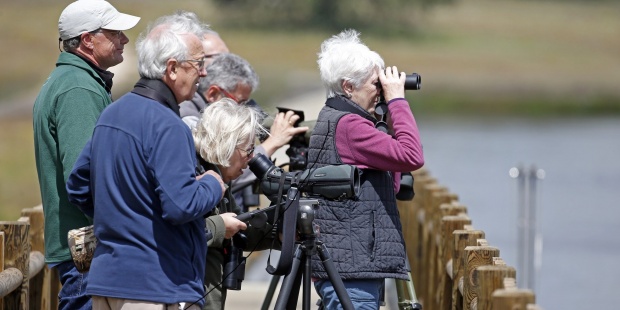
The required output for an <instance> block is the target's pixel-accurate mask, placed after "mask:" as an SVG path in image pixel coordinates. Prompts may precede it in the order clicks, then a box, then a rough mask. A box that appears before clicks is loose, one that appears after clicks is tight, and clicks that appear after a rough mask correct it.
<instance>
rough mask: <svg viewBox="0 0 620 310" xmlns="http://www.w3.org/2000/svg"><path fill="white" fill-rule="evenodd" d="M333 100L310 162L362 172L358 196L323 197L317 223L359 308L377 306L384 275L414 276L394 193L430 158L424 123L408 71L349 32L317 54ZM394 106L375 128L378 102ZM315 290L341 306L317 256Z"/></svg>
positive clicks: (328, 305)
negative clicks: (418, 118) (408, 90)
mask: <svg viewBox="0 0 620 310" xmlns="http://www.w3.org/2000/svg"><path fill="white" fill-rule="evenodd" d="M318 56H319V57H318V65H319V69H320V73H321V79H322V81H323V83H324V85H325V87H326V89H327V101H326V103H325V107H323V108H322V110H321V112H320V113H319V116H318V118H317V122H316V125H315V127H314V130H313V133H312V136H311V138H310V144H309V151H308V167H315V168H317V167H322V166H325V165H337V164H350V165H355V166H357V167H358V168H359V169H360V170H361V171H362V173H361V180H360V183H361V187H360V192H359V195H358V197H355V198H352V199H347V200H344V201H329V200H326V199H320V207H319V208H318V211H317V214H316V219H315V224H318V225H319V227H320V231H321V240H322V241H323V242H325V245H326V247H327V248H328V249H329V251H330V253H331V255H332V259H333V262H334V263H335V266H336V269H337V271H338V273H339V275H340V277H342V279H343V282H344V284H345V287H346V290H347V292H348V294H349V297H350V298H351V301H352V302H353V305H354V307H355V309H378V308H379V300H380V298H379V292H380V288H381V287H382V285H383V283H384V279H385V278H397V279H406V278H407V271H408V270H407V267H406V264H405V259H406V252H405V243H404V239H403V235H402V226H401V223H400V219H399V214H398V209H397V208H396V198H395V194H396V192H397V191H398V189H399V185H400V173H401V172H409V171H413V170H416V169H419V168H420V167H422V165H423V164H424V156H423V153H422V145H421V143H420V137H419V133H418V128H417V125H416V122H415V119H414V117H413V114H412V112H411V108H410V107H409V103H408V102H407V101H406V100H405V98H404V96H405V93H404V92H405V88H404V83H405V77H406V75H405V73H404V72H400V73H399V72H398V70H397V68H396V67H395V66H393V67H387V68H386V67H384V62H383V59H382V58H381V56H379V54H378V53H376V52H374V51H372V50H370V49H369V48H368V47H367V46H366V45H365V44H363V43H362V42H361V41H360V39H359V33H358V32H357V31H355V30H345V31H343V32H341V33H339V34H338V35H335V36H332V37H331V38H329V39H327V40H325V41H324V42H323V43H322V45H321V51H320V53H319V55H318ZM381 95H383V96H384V98H385V101H386V102H387V106H388V114H389V115H388V116H389V117H388V118H387V125H388V128H389V130H388V132H389V134H388V133H385V131H382V130H379V128H376V124H377V123H378V120H377V118H376V117H375V113H374V112H375V106H376V105H377V103H378V102H379V98H380V97H381ZM312 270H313V278H315V279H316V281H315V288H316V290H317V292H318V293H319V295H320V296H321V297H322V300H323V305H324V306H325V307H326V308H327V309H340V308H341V307H342V306H341V304H340V302H339V299H338V297H337V296H336V293H335V291H334V288H333V285H332V283H331V281H330V280H329V278H328V276H327V273H326V272H325V270H324V267H323V264H322V263H321V261H320V260H319V259H318V257H316V256H314V257H313V259H312Z"/></svg>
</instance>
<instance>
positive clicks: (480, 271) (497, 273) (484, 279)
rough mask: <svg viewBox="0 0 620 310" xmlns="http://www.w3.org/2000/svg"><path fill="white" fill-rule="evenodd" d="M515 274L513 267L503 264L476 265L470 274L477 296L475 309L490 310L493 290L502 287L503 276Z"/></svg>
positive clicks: (507, 276)
mask: <svg viewBox="0 0 620 310" xmlns="http://www.w3.org/2000/svg"><path fill="white" fill-rule="evenodd" d="M516 274H517V272H516V270H515V269H514V268H513V267H510V266H506V265H505V264H504V265H490V266H480V267H476V269H474V272H473V274H472V282H474V283H475V285H474V287H475V288H476V296H478V307H477V310H491V309H492V302H491V300H492V298H491V295H492V294H493V292H494V291H495V290H496V289H501V288H503V287H504V279H505V278H514V277H515V276H516Z"/></svg>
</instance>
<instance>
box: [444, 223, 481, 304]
mask: <svg viewBox="0 0 620 310" xmlns="http://www.w3.org/2000/svg"><path fill="white" fill-rule="evenodd" d="M452 235H453V237H454V239H453V241H454V249H453V254H452V278H453V280H452V310H460V309H463V293H464V291H463V285H464V283H463V279H464V277H463V275H464V274H465V257H466V253H465V248H466V247H468V246H475V245H476V240H478V239H484V231H482V230H474V229H467V228H465V229H464V230H455V231H453V232H452Z"/></svg>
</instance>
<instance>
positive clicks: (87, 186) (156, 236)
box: [67, 79, 222, 305]
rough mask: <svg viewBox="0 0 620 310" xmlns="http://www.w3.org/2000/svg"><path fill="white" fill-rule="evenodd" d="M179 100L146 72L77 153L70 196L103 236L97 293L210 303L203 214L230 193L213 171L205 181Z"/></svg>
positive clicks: (94, 281)
mask: <svg viewBox="0 0 620 310" xmlns="http://www.w3.org/2000/svg"><path fill="white" fill-rule="evenodd" d="M140 86H142V87H140ZM139 89H142V90H144V89H147V90H150V91H152V94H154V97H151V98H154V99H155V100H154V99H151V98H148V97H144V96H142V95H139V94H138V93H140V92H139ZM174 105H176V102H175V100H174V95H172V92H171V91H170V90H169V89H168V88H167V87H166V86H165V84H163V83H162V82H161V81H157V80H144V79H143V80H141V81H140V82H139V83H138V84H137V85H136V88H135V89H134V91H133V92H131V93H128V94H126V95H124V96H123V97H121V98H120V99H119V100H118V101H116V102H115V103H113V104H111V105H110V106H109V107H108V108H106V109H105V110H104V111H103V113H102V114H101V117H100V118H99V120H98V121H97V125H96V126H95V130H94V133H93V137H92V140H90V141H89V143H88V144H87V145H86V147H85V148H84V150H83V152H82V153H81V154H80V157H79V158H78V160H77V161H76V164H75V168H74V170H73V172H72V173H71V176H70V177H69V180H68V182H67V190H68V193H69V198H70V201H71V202H72V203H74V204H76V205H78V206H79V207H80V208H81V209H82V210H83V211H84V212H85V213H87V214H89V215H91V216H92V215H94V216H93V220H94V229H95V236H96V237H97V239H98V244H97V248H96V249H95V254H94V258H93V261H92V265H91V268H90V278H89V283H88V287H87V289H86V294H88V295H97V296H105V297H115V298H124V299H137V300H145V301H150V302H156V303H166V304H172V303H178V302H197V303H198V304H200V305H201V304H202V303H203V301H202V300H203V299H202V298H203V295H204V293H205V291H204V286H203V283H204V281H203V279H204V274H205V255H206V254H207V238H206V229H205V226H206V223H205V219H204V217H205V215H206V214H207V213H208V212H210V211H211V210H212V209H213V208H214V207H215V206H216V205H217V203H218V202H219V201H220V199H221V196H222V192H221V187H220V184H219V182H218V181H217V180H216V179H215V178H214V177H212V176H209V175H207V176H204V177H203V178H201V179H200V180H197V179H196V175H195V172H194V171H195V167H196V157H195V149H194V142H193V138H192V135H191V133H190V131H189V128H187V126H186V125H185V124H184V123H183V122H182V121H181V120H180V119H179V117H178V114H176V111H174V109H173V108H174Z"/></svg>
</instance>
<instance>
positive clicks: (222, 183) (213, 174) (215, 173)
mask: <svg viewBox="0 0 620 310" xmlns="http://www.w3.org/2000/svg"><path fill="white" fill-rule="evenodd" d="M207 174H208V175H212V176H213V177H215V179H216V180H217V181H218V182H219V183H220V187H221V188H222V195H220V197H224V192H226V189H228V185H227V184H226V183H224V180H222V177H221V176H220V175H219V174H218V173H217V172H215V171H213V170H209V171H207V172H205V173H203V174H201V175H198V176H196V180H200V179H202V177H204V176H205V175H207Z"/></svg>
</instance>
